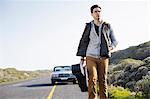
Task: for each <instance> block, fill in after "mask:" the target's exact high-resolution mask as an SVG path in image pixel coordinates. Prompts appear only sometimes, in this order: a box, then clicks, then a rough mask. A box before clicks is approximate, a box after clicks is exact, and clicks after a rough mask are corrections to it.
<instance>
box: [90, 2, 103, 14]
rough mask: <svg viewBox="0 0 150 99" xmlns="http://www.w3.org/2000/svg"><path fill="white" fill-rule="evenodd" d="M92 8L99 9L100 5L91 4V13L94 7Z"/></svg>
mask: <svg viewBox="0 0 150 99" xmlns="http://www.w3.org/2000/svg"><path fill="white" fill-rule="evenodd" d="M94 8H100V9H101V7H100V6H98V5H97V4H95V5H93V6H92V7H91V13H93V9H94Z"/></svg>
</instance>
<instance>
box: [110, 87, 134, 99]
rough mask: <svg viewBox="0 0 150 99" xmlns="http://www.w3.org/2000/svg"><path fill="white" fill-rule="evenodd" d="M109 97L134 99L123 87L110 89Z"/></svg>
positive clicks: (112, 98) (113, 98)
mask: <svg viewBox="0 0 150 99" xmlns="http://www.w3.org/2000/svg"><path fill="white" fill-rule="evenodd" d="M108 93H109V97H110V98H111V99H133V98H134V95H132V93H131V92H130V91H129V90H128V89H124V88H123V87H120V86H117V87H114V86H110V87H109V88H108Z"/></svg>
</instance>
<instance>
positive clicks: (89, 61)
mask: <svg viewBox="0 0 150 99" xmlns="http://www.w3.org/2000/svg"><path fill="white" fill-rule="evenodd" d="M108 62H109V60H108V58H104V57H102V58H93V57H90V56H87V57H86V65H87V70H88V99H97V78H98V82H99V93H100V99H108V95H107V94H108V93H107V70H108Z"/></svg>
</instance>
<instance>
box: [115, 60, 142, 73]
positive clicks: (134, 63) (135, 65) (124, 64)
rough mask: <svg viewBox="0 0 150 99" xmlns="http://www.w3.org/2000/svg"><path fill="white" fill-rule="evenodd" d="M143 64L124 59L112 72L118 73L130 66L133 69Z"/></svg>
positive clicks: (139, 61)
mask: <svg viewBox="0 0 150 99" xmlns="http://www.w3.org/2000/svg"><path fill="white" fill-rule="evenodd" d="M142 64H144V62H143V61H141V60H135V59H131V58H128V59H124V60H122V61H120V62H119V64H117V65H116V66H115V67H114V68H113V71H119V70H123V69H124V68H125V67H127V66H129V65H131V66H133V67H138V66H140V65H142Z"/></svg>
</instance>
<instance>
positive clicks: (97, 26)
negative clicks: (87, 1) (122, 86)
mask: <svg viewBox="0 0 150 99" xmlns="http://www.w3.org/2000/svg"><path fill="white" fill-rule="evenodd" d="M91 15H92V17H93V19H94V20H93V21H91V22H90V23H87V24H86V27H85V29H84V32H83V35H82V38H81V40H80V43H79V46H78V52H77V56H81V61H86V66H87V70H88V98H89V99H97V91H96V89H97V79H98V82H99V88H100V89H99V93H100V99H108V95H107V69H108V62H109V58H110V55H111V51H112V50H113V49H114V48H115V47H116V45H117V41H116V39H115V37H114V33H113V30H112V28H111V26H110V24H108V23H106V22H104V21H103V20H102V19H101V7H100V6H98V5H93V6H92V7H91Z"/></svg>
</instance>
